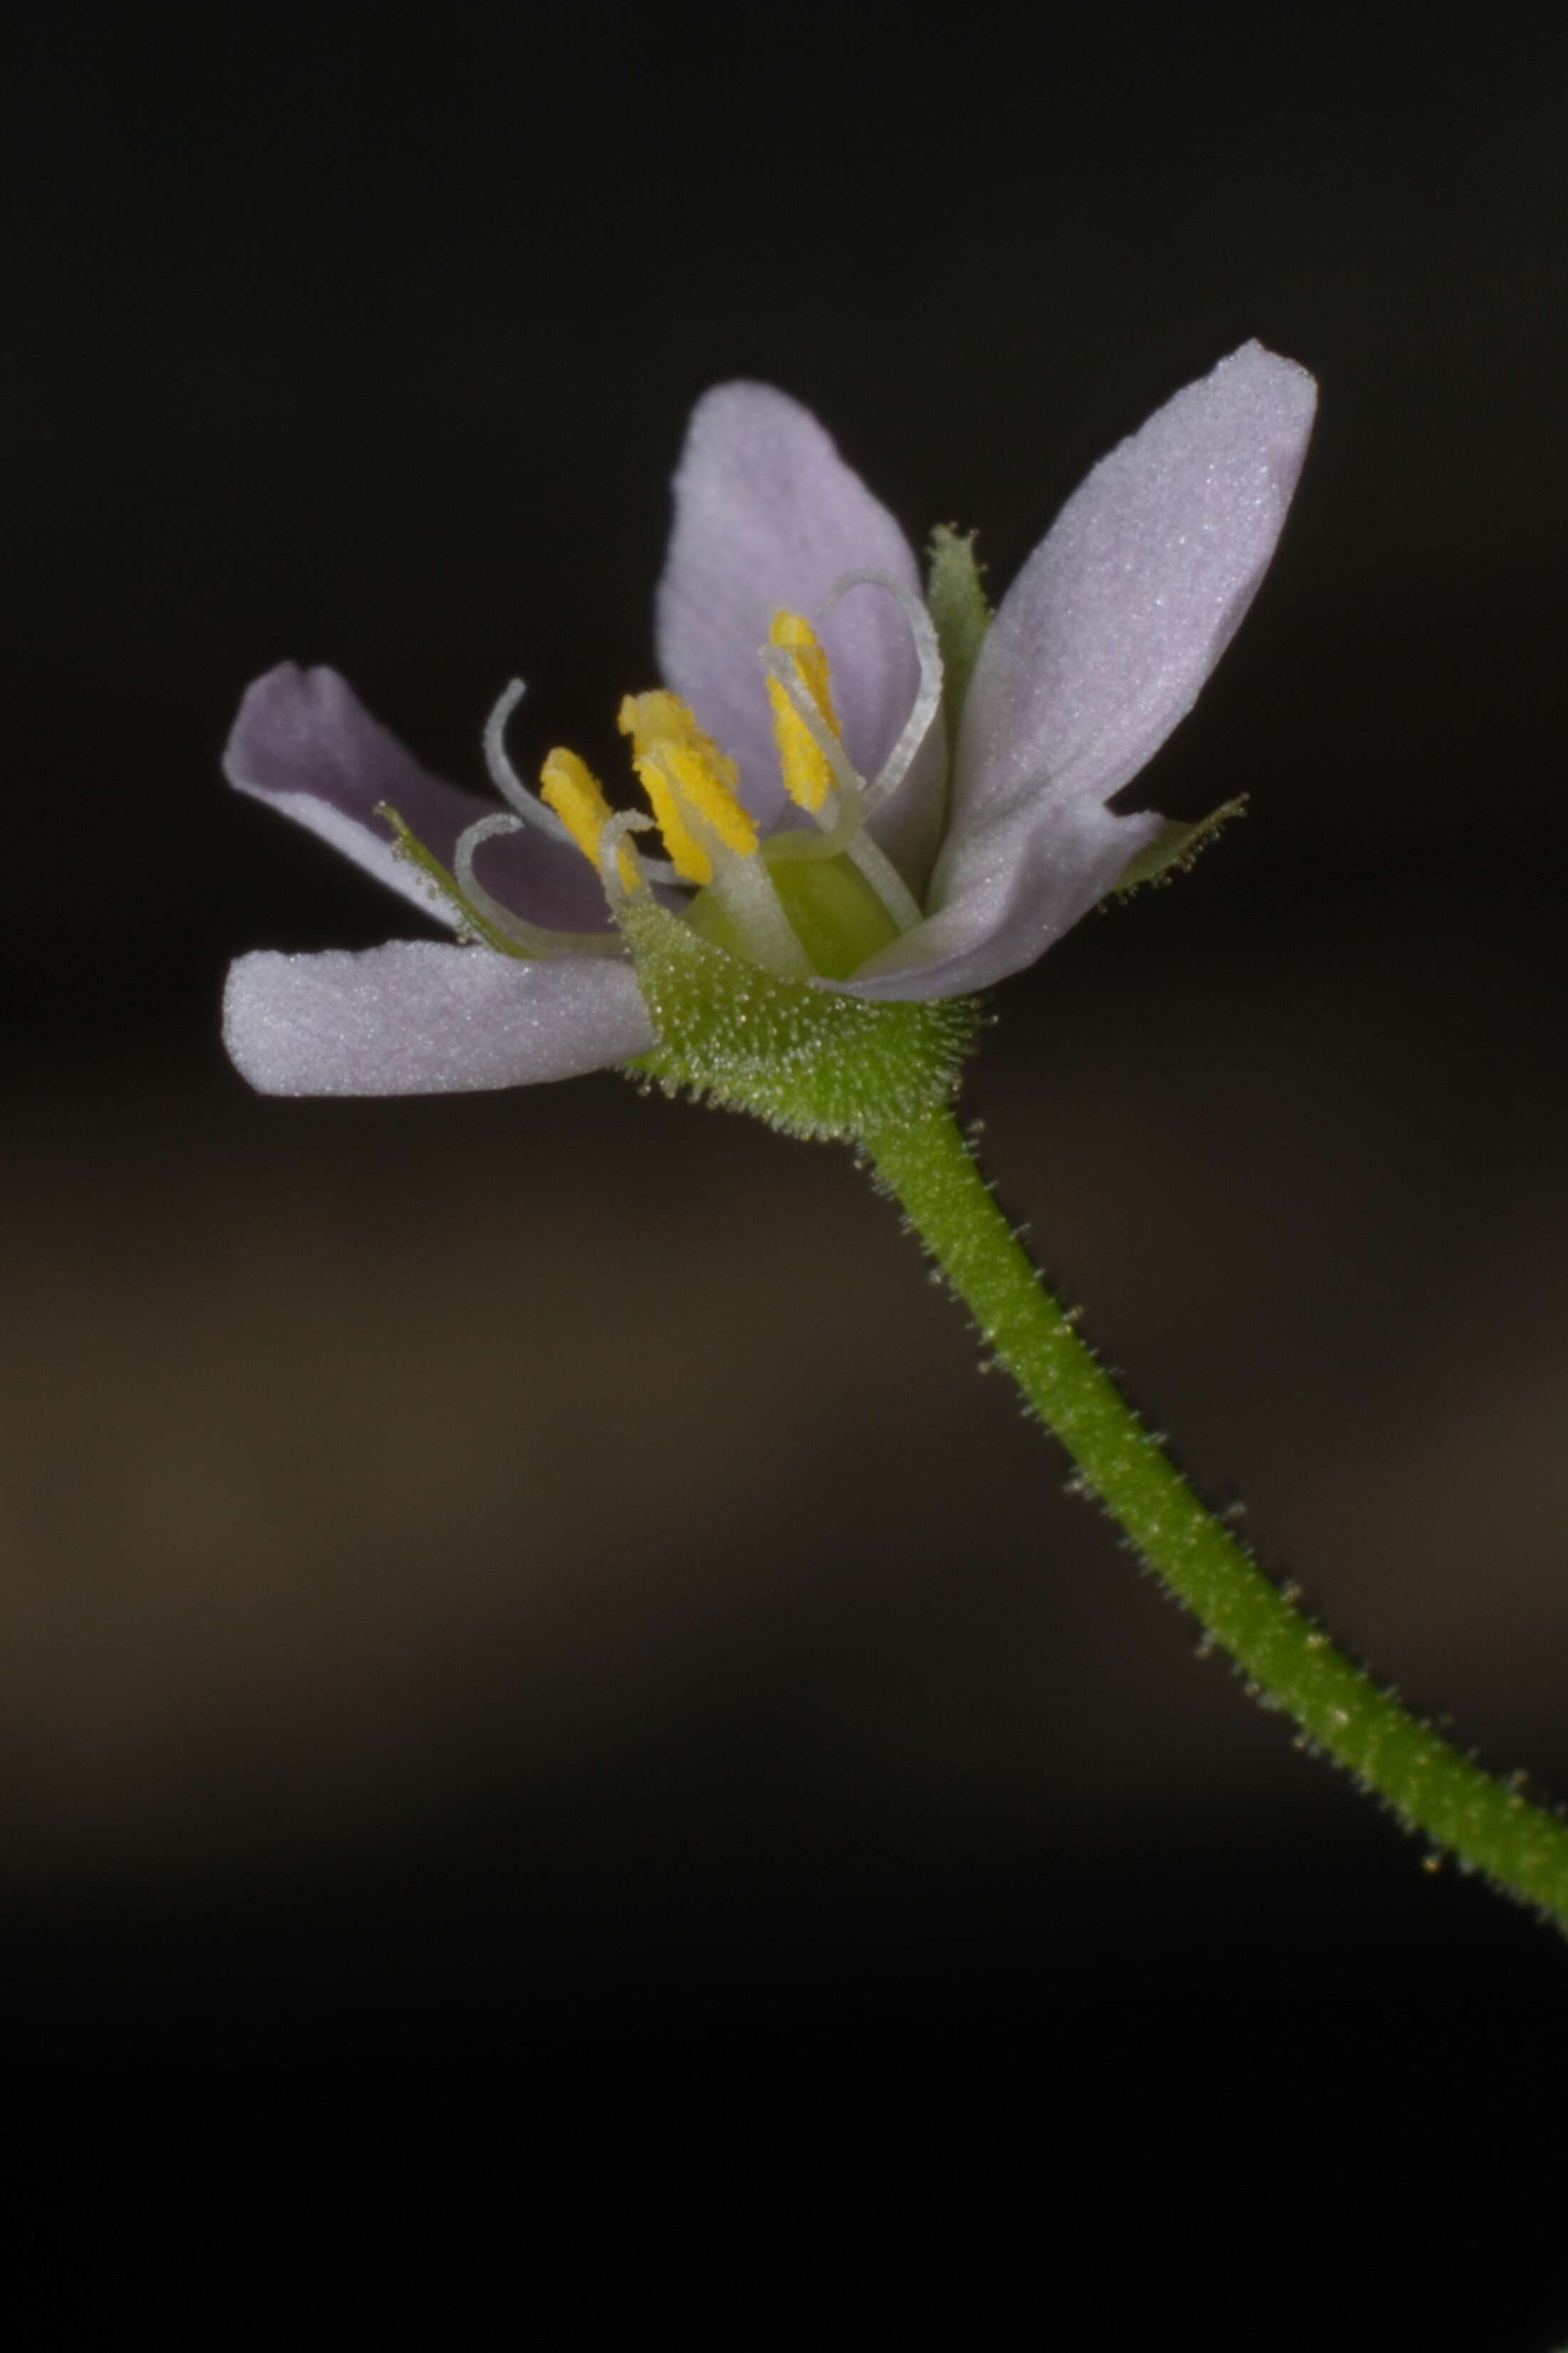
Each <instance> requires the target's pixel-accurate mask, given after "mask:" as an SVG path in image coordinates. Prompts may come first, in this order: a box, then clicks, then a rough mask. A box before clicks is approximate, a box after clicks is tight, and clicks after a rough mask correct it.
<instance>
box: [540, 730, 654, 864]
mask: <svg viewBox="0 0 1568 2353" xmlns="http://www.w3.org/2000/svg"><path fill="white" fill-rule="evenodd" d="M539 797H540V799H541V800H542V802H543V803H544V806H545V807H546V808H552V809H553V810H554V811H555V814H556V816H557V817H558V818H560V819H561V822H562V824H563V826H564V827H565V828H566V830H567V832H568V833H569V834H570V835H571V837H572V839H573V840H574V842H575V843H576V845H577V847H578V849H580V850H581V851H582V853H583V855H584V858H585V859H586V860H588V863H589V864H590V866H593V867H595V868H596V867H597V866H598V863H599V843H600V840H601V839H602V838H603V835H604V830H605V827H606V826H607V825H608V824H609V822H610V818H611V817H612V815H613V814H614V812H613V811H612V809H611V807H610V804H609V802H608V801H607V800H606V799H605V792H604V787H603V786H602V785H601V784H600V782H599V779H598V777H597V776H595V774H594V771H593V770H592V768H590V767H589V765H588V763H587V762H586V760H580V759H579V758H578V756H577V754H576V753H575V752H568V751H565V750H564V749H563V747H562V746H561V745H560V744H557V746H556V748H555V750H554V751H553V752H552V754H550V757H549V758H548V759H547V760H546V762H545V763H544V765H543V767H542V769H541V770H540V772H539ZM616 867H617V869H618V871H619V873H620V878H621V886H622V888H623V889H624V890H626V891H635V890H636V889H637V885H638V884H639V882H640V881H642V876H641V873H640V872H639V871H638V868H637V855H636V852H635V851H634V850H633V849H632V846H631V844H630V843H629V842H626V841H623V842H622V844H621V846H620V850H619V853H618V855H617V857H616Z"/></svg>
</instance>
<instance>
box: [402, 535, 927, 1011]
mask: <svg viewBox="0 0 1568 2353" xmlns="http://www.w3.org/2000/svg"><path fill="white" fill-rule="evenodd" d="M863 587H874V588H879V589H881V590H883V591H884V592H886V593H887V594H888V595H889V596H892V597H894V598H895V600H896V601H897V603H898V604H899V606H900V608H901V610H902V612H903V614H904V617H905V619H906V620H907V621H908V623H909V626H910V636H911V638H912V639H913V641H914V649H915V654H916V659H917V660H918V663H919V667H920V684H919V688H918V690H917V692H916V694H915V698H914V701H913V702H912V704H911V706H910V714H909V717H908V718H907V720H906V721H905V723H904V726H903V731H902V733H900V737H899V740H898V742H897V743H896V744H894V745H893V748H892V750H891V752H890V753H889V754H888V757H887V759H886V761H885V762H884V764H883V765H882V768H881V770H880V772H879V775H878V776H876V777H875V778H874V779H873V780H872V781H871V782H870V783H868V782H867V781H866V779H865V778H864V777H863V776H859V775H858V773H857V771H856V769H855V767H854V765H853V764H852V762H851V761H850V758H849V755H848V754H847V751H846V750H845V747H844V736H843V731H842V729H841V728H840V726H839V723H838V714H837V711H836V710H835V708H834V702H833V681H832V676H831V672H830V670H829V666H828V660H827V655H826V650H825V649H824V648H823V646H822V645H821V643H820V642H819V640H818V638H817V636H816V631H815V630H814V629H813V628H812V626H811V623H810V622H809V621H808V620H806V619H805V616H804V615H803V614H800V613H792V612H783V611H781V612H777V613H775V614H774V615H773V625H772V628H770V629H769V632H768V642H767V644H766V645H765V646H763V648H762V649H761V651H760V659H761V661H762V665H763V674H764V680H765V683H766V688H767V695H768V703H769V707H770V709H771V711H772V713H773V741H774V744H775V745H776V748H777V752H778V761H779V773H780V776H781V777H782V778H783V781H784V790H785V791H786V792H787V794H788V795H789V797H790V799H791V800H792V801H793V802H794V803H795V807H797V808H798V809H800V810H801V811H802V812H803V814H804V816H805V818H807V819H809V823H805V824H802V825H798V826H791V827H786V828H784V830H783V831H780V832H776V833H773V834H772V835H771V836H770V837H769V838H768V839H766V840H765V841H764V840H763V838H762V836H761V834H760V833H759V831H758V828H757V823H756V820H755V818H753V817H752V813H751V811H750V810H749V809H748V808H747V807H746V805H745V803H744V802H743V801H742V798H741V797H740V791H739V783H740V778H739V773H738V771H737V769H736V766H735V763H734V762H733V760H731V759H730V758H729V757H728V756H727V755H726V754H724V753H723V752H722V751H721V750H720V748H719V746H718V744H715V743H714V742H713V741H712V740H711V738H710V737H709V736H707V735H705V734H704V733H703V732H702V730H701V728H700V726H699V725H698V723H697V721H696V718H695V716H694V715H693V713H692V712H690V711H689V709H688V707H687V705H686V704H685V703H684V702H679V701H678V699H677V698H676V696H674V695H673V694H669V693H668V692H666V691H664V690H663V689H655V690H654V691H651V692H649V693H647V694H628V695H627V696H626V698H625V699H624V701H623V702H622V703H621V708H620V713H619V724H620V729H621V733H623V734H624V735H626V736H628V737H629V738H630V741H631V752H632V765H633V767H634V768H635V769H636V771H637V777H638V780H639V782H640V783H641V785H642V788H643V791H644V792H645V793H646V795H647V801H648V806H649V807H650V808H651V809H652V811H653V815H652V816H651V817H644V816H640V815H638V814H637V813H635V812H633V811H629V810H626V811H622V812H621V813H619V814H618V815H617V814H616V811H614V810H613V809H612V808H611V807H610V805H609V802H608V801H607V800H606V798H605V792H604V787H603V786H601V784H600V782H599V780H598V778H597V776H595V774H594V772H593V770H592V769H591V768H590V767H589V766H588V765H587V763H586V761H584V760H583V759H582V758H580V757H579V755H578V754H576V753H575V752H572V751H568V750H566V749H565V748H564V747H563V746H561V745H557V747H556V748H555V750H554V751H552V753H551V754H550V756H549V758H548V759H547V760H546V761H545V763H544V765H543V767H542V769H541V771H540V790H539V792H538V794H537V795H536V794H534V793H532V792H531V791H530V790H529V788H528V786H526V785H525V784H524V783H523V781H522V779H521V776H518V775H517V773H516V771H515V770H514V769H513V767H512V765H511V762H510V759H509V758H508V757H507V751H506V740H505V738H506V723H507V720H508V718H509V717H510V714H511V712H513V711H515V709H516V708H517V705H518V703H519V702H520V701H521V696H522V691H523V690H522V686H521V681H517V680H514V681H512V683H511V685H510V686H509V687H508V689H507V691H506V692H505V693H504V694H503V695H502V696H501V698H500V702H498V703H497V704H496V707H495V709H494V711H493V712H491V713H490V717H489V723H488V725H487V726H486V729H485V757H486V760H487V762H488V764H489V771H490V775H491V776H492V777H493V778H494V780H495V784H496V786H497V789H498V790H499V791H500V794H501V795H502V797H503V798H504V799H506V800H507V801H508V802H509V803H510V809H504V810H503V809H498V810H496V811H494V812H493V813H492V814H491V815H489V816H488V817H482V818H479V819H477V821H476V822H475V823H474V824H472V825H470V826H468V828H466V829H465V830H464V832H463V833H462V834H460V835H459V837H458V843H457V847H456V849H455V851H454V853H453V859H452V868H451V871H450V872H448V871H447V869H446V867H444V866H443V865H442V864H441V863H440V861H439V860H437V858H436V857H435V856H434V854H433V853H432V852H431V850H430V849H428V848H427V847H426V844H425V843H423V842H422V841H421V840H420V839H418V837H417V836H416V834H415V833H414V832H413V831H412V830H411V829H410V828H409V827H408V826H407V825H406V824H405V822H404V819H403V818H401V817H400V816H399V814H398V812H397V811H396V810H395V808H390V807H386V806H385V805H383V806H382V808H381V812H380V813H381V815H382V816H383V817H384V818H385V819H386V822H387V823H388V825H389V826H390V827H391V828H392V831H393V835H394V838H395V847H396V849H397V851H398V854H399V855H400V856H402V857H404V858H406V859H408V860H410V861H411V862H412V863H413V864H414V865H415V866H416V867H417V868H418V869H419V871H420V872H421V873H422V874H423V875H424V876H425V877H426V880H427V881H428V882H429V883H430V884H431V885H432V886H433V887H434V889H435V890H436V891H437V892H438V893H439V894H440V895H441V896H442V897H444V898H445V899H447V901H448V902H450V903H451V904H452V905H453V906H454V907H455V908H456V909H457V910H458V915H459V919H460V923H461V927H462V928H463V929H464V930H465V931H467V932H468V934H470V935H471V936H473V937H475V938H478V939H481V940H483V941H484V943H485V944H486V945H487V946H489V947H492V948H496V949H498V950H500V953H502V954H503V955H521V956H558V955H619V954H622V953H624V949H623V947H622V943H621V942H620V941H619V940H618V939H617V938H616V934H614V933H603V932H590V933H564V932H552V931H548V930H544V929H542V928H541V927H540V926H539V925H538V924H536V923H526V922H524V921H523V919H522V918H521V916H520V915H517V914H514V913H512V911H511V910H510V908H508V907H505V906H503V905H502V904H501V903H500V901H499V900H497V899H494V898H492V897H491V895H490V893H489V892H488V891H487V890H486V889H485V887H484V885H483V883H481V882H480V881H479V877H478V876H477V874H476V873H475V871H474V858H475V853H476V852H477V851H478V850H479V849H480V848H482V846H483V845H484V843H485V842H487V841H489V840H491V839H494V838H495V837H496V836H497V835H500V834H506V833H515V832H517V831H518V830H519V828H521V827H523V826H535V827H539V828H542V829H543V830H544V831H545V832H546V833H549V834H551V835H552V836H553V837H554V839H556V840H557V841H560V842H570V843H573V844H574V845H575V847H576V848H577V849H579V850H581V852H582V854H583V856H584V858H585V859H586V860H588V862H589V864H590V865H591V866H592V867H593V868H594V870H595V872H596V873H597V874H598V876H599V879H600V881H602V882H603V884H604V886H605V897H606V898H607V899H608V901H609V902H610V911H611V913H612V914H615V913H617V911H618V909H619V908H620V907H621V905H622V904H623V903H624V902H626V900H627V899H628V898H630V897H631V896H632V895H633V894H634V893H637V892H645V891H647V890H649V889H650V888H657V889H660V890H662V891H664V892H689V893H690V894H691V895H690V896H689V897H685V898H683V899H682V900H681V902H680V903H679V906H678V908H677V909H676V910H675V912H677V913H679V915H680V916H681V917H682V918H683V919H684V920H685V921H686V922H687V923H689V924H690V925H691V927H692V929H693V930H694V931H697V932H699V933H700V934H702V935H703V936H704V937H705V938H707V939H709V940H710V941H712V942H713V943H714V944H716V945H720V946H722V947H724V948H726V949H727V950H729V951H730V952H731V954H733V955H739V956H742V957H744V958H745V959H747V960H748V961H749V962H751V963H753V964H757V965H761V966H762V967H763V969H764V970H765V971H768V972H772V973H775V974H777V975H778V976H780V977H781V978H783V979H786V980H808V979H812V978H814V977H820V978H823V979H829V980H847V979H848V978H849V976H850V975H851V974H853V973H855V972H858V970H859V968H860V966H861V965H863V964H864V963H865V962H866V960H867V958H868V956H871V955H875V954H876V953H877V951H878V949H879V948H883V947H886V946H888V945H889V943H890V942H891V941H893V940H896V939H897V938H898V937H899V935H900V933H903V932H907V931H909V930H910V929H911V928H912V927H913V926H914V925H915V924H916V923H920V921H921V908H920V906H919V904H918V902H916V900H915V899H914V897H913V895H912V894H911V892H910V890H909V888H908V886H907V884H906V883H905V882H904V880H903V878H902V876H901V875H900V873H899V872H898V871H897V869H896V868H895V867H894V866H893V865H892V864H891V863H890V862H889V859H888V857H887V854H886V852H885V851H884V850H883V849H881V848H880V846H879V843H878V842H877V841H876V839H874V837H873V836H872V834H871V832H870V829H869V828H868V825H867V823H866V819H867V818H868V816H869V815H870V814H871V813H872V812H873V811H874V810H875V809H877V808H879V807H881V806H882V804H883V803H884V802H886V801H887V800H888V799H889V798H890V797H891V796H892V794H894V793H895V792H896V791H897V790H898V788H899V786H900V784H901V783H902V781H903V779H904V777H905V776H907V775H908V773H909V770H910V766H911V765H912V764H913V762H914V760H915V758H916V755H917V754H919V752H920V750H921V746H922V744H924V742H925V740H926V737H927V734H928V733H929V731H930V729H931V726H932V724H933V723H935V720H936V715H937V712H938V711H939V709H940V707H941V702H942V654H941V650H940V649H939V647H938V644H937V638H936V631H935V628H934V627H933V626H932V623H931V616H930V614H929V613H928V612H927V611H926V608H925V607H924V606H923V605H922V604H921V600H920V598H919V597H918V596H916V595H915V593H914V592H913V590H912V589H910V588H909V587H907V586H905V585H904V584H903V583H902V582H900V581H898V580H894V579H892V578H891V577H889V575H887V574H886V573H881V572H848V573H846V574H845V575H844V577H843V579H842V580H840V581H838V582H837V585H836V586H835V587H834V588H833V590H832V592H831V593H830V595H829V596H828V598H827V600H826V604H825V606H824V607H823V610H824V611H825V612H830V611H831V610H832V608H833V607H834V606H835V605H836V604H837V602H838V600H839V598H840V597H841V596H845V595H846V594H847V593H848V591H850V590H851V589H855V588H863ZM655 828H657V829H658V832H659V833H660V834H661V835H662V837H663V839H664V847H665V849H666V850H667V851H668V857H667V858H663V859H659V858H647V857H645V856H644V855H643V853H642V852H641V851H640V850H639V849H637V847H636V845H635V844H634V842H633V840H632V839H631V836H632V835H634V834H637V833H646V832H651V831H652V830H654V829H655ZM667 903H668V902H667Z"/></svg>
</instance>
